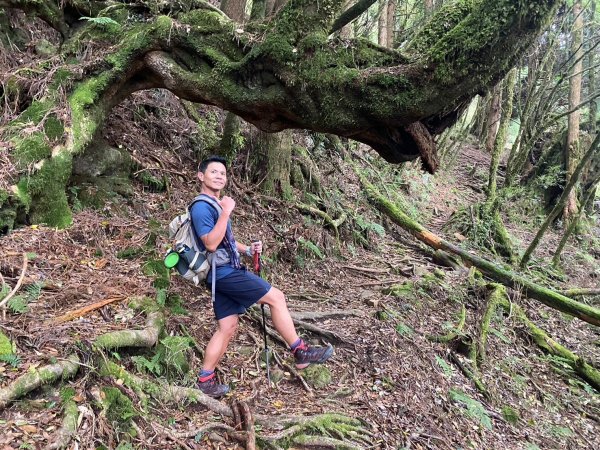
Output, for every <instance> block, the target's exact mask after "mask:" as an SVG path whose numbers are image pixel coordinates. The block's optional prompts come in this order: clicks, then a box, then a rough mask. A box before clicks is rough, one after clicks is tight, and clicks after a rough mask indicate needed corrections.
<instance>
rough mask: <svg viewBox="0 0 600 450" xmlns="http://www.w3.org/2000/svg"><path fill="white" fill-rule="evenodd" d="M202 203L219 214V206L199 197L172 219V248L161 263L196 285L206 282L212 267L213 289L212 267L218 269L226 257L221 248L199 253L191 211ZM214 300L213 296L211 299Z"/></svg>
mask: <svg viewBox="0 0 600 450" xmlns="http://www.w3.org/2000/svg"><path fill="white" fill-rule="evenodd" d="M200 201H202V202H206V203H208V204H209V205H211V206H212V207H213V208H214V209H215V210H216V211H217V213H218V214H219V215H221V211H222V210H221V205H219V203H217V201H216V200H215V199H214V198H212V197H210V196H208V195H206V194H200V195H198V196H197V197H196V198H194V200H193V201H192V203H190V204H189V206H188V207H187V209H186V212H185V213H184V214H181V215H179V216H177V217H175V218H174V219H173V220H172V221H171V223H169V238H170V239H172V240H173V246H172V248H171V249H170V250H169V251H168V253H167V254H166V255H165V258H164V263H165V266H167V267H168V268H175V269H176V270H177V273H179V275H181V276H182V277H183V278H185V279H186V280H188V281H191V282H193V283H194V284H195V285H196V286H197V285H198V284H200V282H202V281H204V280H206V276H207V274H208V272H209V270H210V269H211V266H212V268H213V271H212V275H213V277H212V278H213V280H212V281H213V283H212V284H213V289H214V285H215V276H216V270H214V269H216V266H222V265H225V264H227V263H229V254H228V253H227V250H225V249H224V248H220V249H218V250H217V251H216V252H209V251H208V250H200V248H201V247H200V245H199V243H198V236H196V232H195V230H194V224H193V223H192V215H191V210H192V206H194V204H195V203H196V202H200ZM213 298H214V296H213Z"/></svg>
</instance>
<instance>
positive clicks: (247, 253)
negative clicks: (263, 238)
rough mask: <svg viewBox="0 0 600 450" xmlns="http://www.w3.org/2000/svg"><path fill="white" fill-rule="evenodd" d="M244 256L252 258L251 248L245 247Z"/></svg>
mask: <svg viewBox="0 0 600 450" xmlns="http://www.w3.org/2000/svg"><path fill="white" fill-rule="evenodd" d="M246 256H252V247H246Z"/></svg>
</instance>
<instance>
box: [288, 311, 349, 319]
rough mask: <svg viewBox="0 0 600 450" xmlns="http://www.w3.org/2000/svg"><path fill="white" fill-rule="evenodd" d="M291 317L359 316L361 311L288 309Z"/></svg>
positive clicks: (326, 317)
mask: <svg viewBox="0 0 600 450" xmlns="http://www.w3.org/2000/svg"><path fill="white" fill-rule="evenodd" d="M290 314H291V316H292V319H298V320H319V319H328V318H331V317H338V316H342V317H343V316H355V317H359V316H360V315H361V312H360V311H359V310H357V309H335V310H332V311H294V312H292V311H290Z"/></svg>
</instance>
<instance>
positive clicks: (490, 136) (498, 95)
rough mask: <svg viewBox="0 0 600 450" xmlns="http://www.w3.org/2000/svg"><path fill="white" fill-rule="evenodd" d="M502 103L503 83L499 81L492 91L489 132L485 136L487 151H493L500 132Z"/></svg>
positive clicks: (487, 121) (488, 123)
mask: <svg viewBox="0 0 600 450" xmlns="http://www.w3.org/2000/svg"><path fill="white" fill-rule="evenodd" d="M500 105H502V83H498V84H497V85H496V86H495V87H494V90H493V92H492V100H491V102H490V109H489V110H488V117H487V120H486V123H487V132H486V137H485V151H486V152H488V153H492V152H493V149H494V142H496V135H497V134H498V126H499V125H500Z"/></svg>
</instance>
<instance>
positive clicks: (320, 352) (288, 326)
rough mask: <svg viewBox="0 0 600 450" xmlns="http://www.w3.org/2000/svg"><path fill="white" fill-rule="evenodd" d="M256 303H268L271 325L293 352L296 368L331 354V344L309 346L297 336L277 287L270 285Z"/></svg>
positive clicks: (326, 357)
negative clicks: (267, 290)
mask: <svg viewBox="0 0 600 450" xmlns="http://www.w3.org/2000/svg"><path fill="white" fill-rule="evenodd" d="M258 303H259V304H265V305H269V309H270V310H271V319H272V320H273V325H275V329H276V330H277V331H278V332H279V334H281V336H282V337H283V339H285V341H286V342H287V343H288V345H289V346H290V349H291V350H292V352H293V353H294V358H295V360H296V367H297V368H298V369H304V368H306V367H308V366H309V365H311V364H321V363H324V362H325V361H327V360H328V359H329V358H330V357H331V355H333V347H332V346H331V345H328V346H327V347H316V346H309V345H307V344H306V343H305V342H304V341H303V340H302V339H300V338H299V337H298V333H297V332H296V327H295V326H294V322H293V321H292V316H291V315H290V311H289V309H288V307H287V302H286V301H285V296H284V295H283V292H281V291H280V290H279V289H277V288H274V287H271V289H269V292H267V293H266V294H265V295H264V296H263V297H262V298H261V299H260V300H259V301H258Z"/></svg>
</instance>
